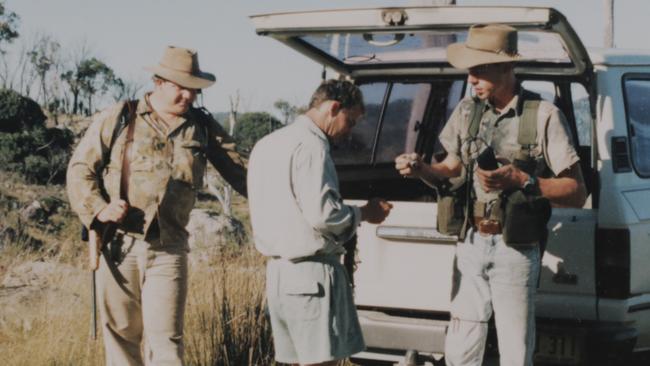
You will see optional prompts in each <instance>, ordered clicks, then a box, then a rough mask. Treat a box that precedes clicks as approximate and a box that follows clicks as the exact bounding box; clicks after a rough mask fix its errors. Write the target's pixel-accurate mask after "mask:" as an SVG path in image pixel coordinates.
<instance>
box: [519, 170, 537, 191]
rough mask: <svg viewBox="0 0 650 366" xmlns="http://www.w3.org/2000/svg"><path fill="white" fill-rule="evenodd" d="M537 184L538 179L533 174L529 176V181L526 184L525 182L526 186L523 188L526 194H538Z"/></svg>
mask: <svg viewBox="0 0 650 366" xmlns="http://www.w3.org/2000/svg"><path fill="white" fill-rule="evenodd" d="M537 182H538V181H537V177H536V176H534V175H532V174H529V175H528V180H526V182H524V186H523V187H522V189H523V191H524V192H525V193H530V194H533V193H536V192H537Z"/></svg>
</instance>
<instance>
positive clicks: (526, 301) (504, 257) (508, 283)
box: [488, 242, 539, 366]
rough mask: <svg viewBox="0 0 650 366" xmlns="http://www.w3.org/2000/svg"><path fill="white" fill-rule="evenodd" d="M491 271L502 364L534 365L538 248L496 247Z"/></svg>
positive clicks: (493, 302) (510, 365)
mask: <svg viewBox="0 0 650 366" xmlns="http://www.w3.org/2000/svg"><path fill="white" fill-rule="evenodd" d="M494 258H495V261H494V267H493V268H492V269H491V270H490V271H489V272H488V274H489V276H490V286H491V288H492V295H493V296H492V304H493V307H494V320H495V324H496V328H497V337H498V341H499V353H500V360H501V366H531V365H532V364H533V362H532V358H533V357H532V356H533V351H534V349H535V292H536V286H537V277H538V273H539V249H538V248H537V247H532V248H529V249H520V250H518V249H514V248H511V247H508V246H506V245H505V244H504V243H503V242H501V243H499V244H498V245H497V247H496V253H495V256H494Z"/></svg>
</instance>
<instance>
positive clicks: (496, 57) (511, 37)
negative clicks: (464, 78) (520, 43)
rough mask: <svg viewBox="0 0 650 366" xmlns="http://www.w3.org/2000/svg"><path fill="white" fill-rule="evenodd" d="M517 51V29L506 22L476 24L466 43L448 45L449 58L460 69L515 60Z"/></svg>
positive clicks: (471, 29)
mask: <svg viewBox="0 0 650 366" xmlns="http://www.w3.org/2000/svg"><path fill="white" fill-rule="evenodd" d="M520 58H521V56H520V55H519V53H518V52H517V30H516V29H515V28H513V27H511V26H508V25H504V24H475V25H473V26H471V27H470V28H469V33H468V35H467V40H466V41H465V43H453V44H450V45H449V46H447V59H448V60H449V63H450V64H452V66H454V67H455V68H458V69H469V68H472V67H474V66H479V65H485V64H496V63H502V62H513V61H517V60H519V59H520Z"/></svg>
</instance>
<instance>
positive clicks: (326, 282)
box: [266, 257, 365, 364]
mask: <svg viewBox="0 0 650 366" xmlns="http://www.w3.org/2000/svg"><path fill="white" fill-rule="evenodd" d="M266 294H267V298H268V305H269V313H270V316H271V329H272V332H273V344H274V346H275V360H276V361H278V362H282V363H300V364H306V363H319V362H326V361H332V360H338V359H344V358H346V357H349V356H350V355H353V354H355V353H357V352H360V351H362V350H363V349H364V348H365V344H364V342H363V335H362V334H361V327H360V326H359V319H358V318H357V311H356V308H355V306H354V299H353V298H352V289H351V286H350V284H349V281H348V276H347V273H346V271H345V269H344V268H343V266H342V265H341V263H340V262H339V261H338V258H336V257H319V258H313V259H310V260H309V261H303V262H299V263H293V262H290V261H288V260H285V259H270V260H269V262H268V264H267V269H266Z"/></svg>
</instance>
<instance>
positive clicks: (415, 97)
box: [332, 81, 463, 165]
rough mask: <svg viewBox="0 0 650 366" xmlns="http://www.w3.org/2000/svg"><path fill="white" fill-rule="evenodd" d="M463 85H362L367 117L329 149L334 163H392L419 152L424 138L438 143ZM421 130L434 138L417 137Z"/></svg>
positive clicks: (455, 83)
mask: <svg viewBox="0 0 650 366" xmlns="http://www.w3.org/2000/svg"><path fill="white" fill-rule="evenodd" d="M462 83H463V82H462V81H456V82H451V81H436V82H413V83H386V82H378V83H370V84H363V85H361V86H360V88H361V91H362V92H363V97H364V102H365V106H366V114H365V116H364V118H363V120H362V121H361V122H360V123H359V124H357V125H356V126H355V127H354V129H352V133H351V134H350V136H349V137H348V138H347V139H346V140H345V141H342V142H338V143H337V144H335V145H333V146H332V157H333V159H334V162H335V163H336V164H337V165H372V164H383V163H392V162H393V161H394V160H395V157H396V156H397V155H399V154H401V153H403V152H412V151H415V150H418V149H417V148H416V147H417V146H418V142H419V141H420V143H422V142H423V141H422V140H423V139H424V138H426V140H427V141H437V133H438V132H439V131H440V129H441V128H442V126H444V124H445V122H446V121H447V118H448V117H449V114H450V113H451V110H452V109H451V108H450V106H455V105H456V103H458V100H459V99H460V95H461V93H460V89H461V88H460V87H461V86H462ZM432 93H433V94H434V96H433V97H432ZM432 99H435V100H433V101H432ZM384 101H386V102H384ZM424 125H426V126H428V127H427V128H424V127H423V126H424ZM423 130H426V131H428V132H427V134H429V135H431V134H433V135H436V136H424V135H423V136H420V132H421V131H423Z"/></svg>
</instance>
